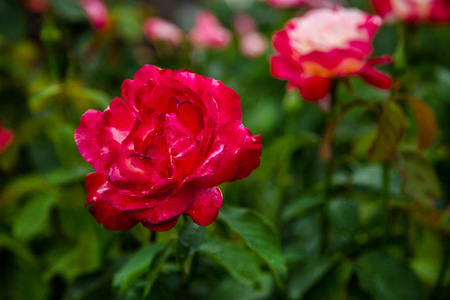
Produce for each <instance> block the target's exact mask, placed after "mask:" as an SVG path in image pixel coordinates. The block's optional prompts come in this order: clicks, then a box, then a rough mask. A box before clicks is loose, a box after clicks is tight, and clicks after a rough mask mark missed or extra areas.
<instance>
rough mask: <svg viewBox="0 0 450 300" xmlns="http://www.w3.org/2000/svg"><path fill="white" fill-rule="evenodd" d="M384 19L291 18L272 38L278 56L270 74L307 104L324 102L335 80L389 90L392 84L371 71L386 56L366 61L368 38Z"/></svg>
mask: <svg viewBox="0 0 450 300" xmlns="http://www.w3.org/2000/svg"><path fill="white" fill-rule="evenodd" d="M381 24H382V20H381V18H380V17H379V16H371V15H368V14H366V13H364V12H362V11H360V10H358V9H350V8H348V9H347V8H338V7H336V8H334V9H328V8H320V9H315V10H310V11H308V12H307V13H305V14H304V15H301V16H299V17H296V18H293V19H291V20H290V21H289V22H288V23H287V24H286V26H285V27H284V29H283V30H281V31H279V32H277V33H276V34H275V35H274V36H273V45H274V48H275V49H276V51H277V52H278V53H277V54H276V55H274V56H272V57H271V59H270V65H271V72H272V75H273V76H275V77H277V78H280V79H285V80H288V83H289V85H288V86H289V87H297V88H298V89H299V90H300V93H301V94H302V95H303V97H304V98H305V99H306V100H311V101H314V100H319V99H321V98H323V97H325V96H326V95H327V94H328V92H329V90H330V88H331V82H332V79H333V78H338V77H347V76H351V75H359V76H361V77H362V78H363V79H364V80H365V81H366V82H368V83H369V84H371V85H374V86H376V87H379V88H383V89H388V88H389V87H390V85H391V79H390V77H388V76H387V75H385V74H383V73H381V72H379V71H377V70H375V69H374V67H373V66H374V65H376V64H381V63H386V62H389V61H390V58H389V57H383V58H376V59H368V57H369V55H370V54H371V52H372V39H373V36H374V35H375V32H376V31H377V30H378V28H379V26H380V25H381Z"/></svg>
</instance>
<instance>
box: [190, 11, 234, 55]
mask: <svg viewBox="0 0 450 300" xmlns="http://www.w3.org/2000/svg"><path fill="white" fill-rule="evenodd" d="M189 38H190V41H191V43H192V44H193V45H194V47H197V48H200V49H202V48H212V49H217V50H219V49H223V48H225V47H227V46H228V44H229V43H230V42H231V33H230V31H229V30H228V29H226V28H224V27H222V26H221V25H220V23H219V21H218V20H217V18H216V17H215V16H214V15H213V14H212V13H210V12H208V11H202V12H200V13H199V14H198V15H197V18H196V19H195V25H194V28H193V29H192V30H191V32H190V34H189Z"/></svg>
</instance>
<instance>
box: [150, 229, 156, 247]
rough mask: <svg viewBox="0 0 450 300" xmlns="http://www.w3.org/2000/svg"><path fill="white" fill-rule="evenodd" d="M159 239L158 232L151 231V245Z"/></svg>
mask: <svg viewBox="0 0 450 300" xmlns="http://www.w3.org/2000/svg"><path fill="white" fill-rule="evenodd" d="M157 237H158V236H157V232H156V231H153V230H151V231H150V243H151V244H154V243H156V239H157Z"/></svg>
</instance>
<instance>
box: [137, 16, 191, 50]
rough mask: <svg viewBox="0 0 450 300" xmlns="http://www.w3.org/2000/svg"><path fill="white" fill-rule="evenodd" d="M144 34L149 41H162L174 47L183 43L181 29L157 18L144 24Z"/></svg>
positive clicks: (150, 19)
mask: <svg viewBox="0 0 450 300" xmlns="http://www.w3.org/2000/svg"><path fill="white" fill-rule="evenodd" d="M144 33H145V35H146V36H147V37H148V38H149V39H150V40H159V41H164V42H168V43H170V44H172V45H175V46H176V45H179V44H181V43H182V42H183V32H182V31H181V29H180V28H178V27H177V26H176V25H175V24H173V23H171V22H168V21H166V20H163V19H161V18H158V17H153V18H149V19H147V20H146V21H145V22H144Z"/></svg>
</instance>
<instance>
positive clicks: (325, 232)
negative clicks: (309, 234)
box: [321, 80, 338, 254]
mask: <svg viewBox="0 0 450 300" xmlns="http://www.w3.org/2000/svg"><path fill="white" fill-rule="evenodd" d="M337 83H338V80H334V81H333V83H332V87H331V90H330V111H329V113H328V116H327V123H328V122H330V121H331V120H332V119H333V118H334V117H335V110H336V106H337ZM330 143H331V148H333V147H332V142H330ZM334 168H335V157H334V153H333V151H331V157H330V159H329V160H328V161H327V162H326V167H325V182H324V193H323V204H322V205H323V206H322V243H321V252H322V254H325V253H326V251H327V249H328V239H329V236H330V224H329V220H328V204H329V202H330V198H331V190H332V176H333V172H334Z"/></svg>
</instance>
